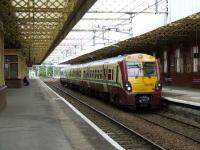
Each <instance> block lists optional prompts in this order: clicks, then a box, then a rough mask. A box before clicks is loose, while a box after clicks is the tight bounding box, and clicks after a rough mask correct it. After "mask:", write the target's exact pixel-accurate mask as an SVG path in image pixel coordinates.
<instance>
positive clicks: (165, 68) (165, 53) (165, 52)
mask: <svg viewBox="0 0 200 150" xmlns="http://www.w3.org/2000/svg"><path fill="white" fill-rule="evenodd" d="M167 65H168V63H167V51H164V73H167V69H168V68H167Z"/></svg>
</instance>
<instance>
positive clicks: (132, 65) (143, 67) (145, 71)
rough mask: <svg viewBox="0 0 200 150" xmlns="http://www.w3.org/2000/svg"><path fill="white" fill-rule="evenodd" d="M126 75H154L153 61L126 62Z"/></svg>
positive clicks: (154, 66)
mask: <svg viewBox="0 0 200 150" xmlns="http://www.w3.org/2000/svg"><path fill="white" fill-rule="evenodd" d="M127 69H128V76H129V77H141V76H156V64H155V62H143V63H141V62H127Z"/></svg>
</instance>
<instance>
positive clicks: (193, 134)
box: [136, 113, 200, 143]
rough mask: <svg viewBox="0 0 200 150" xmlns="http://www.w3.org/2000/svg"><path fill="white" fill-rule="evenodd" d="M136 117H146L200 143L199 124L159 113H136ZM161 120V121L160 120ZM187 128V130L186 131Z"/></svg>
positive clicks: (146, 119) (153, 122)
mask: <svg viewBox="0 0 200 150" xmlns="http://www.w3.org/2000/svg"><path fill="white" fill-rule="evenodd" d="M136 117H138V118H140V119H144V120H145V121H147V122H150V123H152V124H154V125H156V126H159V127H161V128H164V129H166V130H169V131H170V132H173V133H175V134H179V135H181V136H184V137H185V138H188V139H190V140H192V141H194V142H197V143H200V136H199V135H200V128H199V127H198V126H195V125H192V124H189V123H186V122H182V121H180V120H177V119H174V118H171V117H168V116H165V115H162V114H158V113H153V114H152V113H151V114H147V115H146V114H145V115H144V114H136ZM159 120H160V121H159ZM186 130H187V132H185V131H186Z"/></svg>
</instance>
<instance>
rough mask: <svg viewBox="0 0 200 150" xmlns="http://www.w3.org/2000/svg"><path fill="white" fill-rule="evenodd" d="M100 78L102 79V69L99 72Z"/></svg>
mask: <svg viewBox="0 0 200 150" xmlns="http://www.w3.org/2000/svg"><path fill="white" fill-rule="evenodd" d="M99 79H102V70H100V72H99Z"/></svg>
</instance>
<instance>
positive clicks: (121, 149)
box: [39, 79, 125, 150]
mask: <svg viewBox="0 0 200 150" xmlns="http://www.w3.org/2000/svg"><path fill="white" fill-rule="evenodd" d="M39 80H40V79H39ZM40 81H41V83H42V84H43V85H44V86H46V87H47V88H48V89H49V90H50V91H52V92H53V93H54V94H55V95H56V96H58V97H59V98H60V99H61V100H62V101H63V102H64V103H65V104H67V105H68V106H69V107H70V108H71V109H72V110H73V111H74V112H75V113H76V114H77V115H79V116H80V117H81V118H82V119H83V120H84V121H85V122H87V123H88V124H89V125H90V126H91V127H92V128H93V129H95V130H96V131H97V132H98V133H99V134H100V135H101V136H102V137H103V138H104V139H106V140H107V141H108V142H109V143H110V144H111V145H113V146H114V147H115V148H116V149H118V150H125V149H124V148H123V147H121V146H120V145H119V144H118V143H117V142H116V141H114V140H113V139H112V138H111V137H110V136H108V135H107V134H106V133H105V132H104V131H103V130H101V129H100V128H99V127H98V126H96V125H95V124H94V123H93V122H92V121H91V120H89V119H88V118H87V117H86V116H85V115H83V114H82V113H81V112H80V111H79V110H77V109H76V108H75V107H74V106H73V105H72V104H70V103H69V102H68V101H66V100H65V99H64V98H63V97H61V96H60V95H59V94H57V93H56V92H55V91H54V90H53V89H51V88H50V87H49V86H47V85H46V84H45V83H44V82H43V81H42V80H40Z"/></svg>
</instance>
